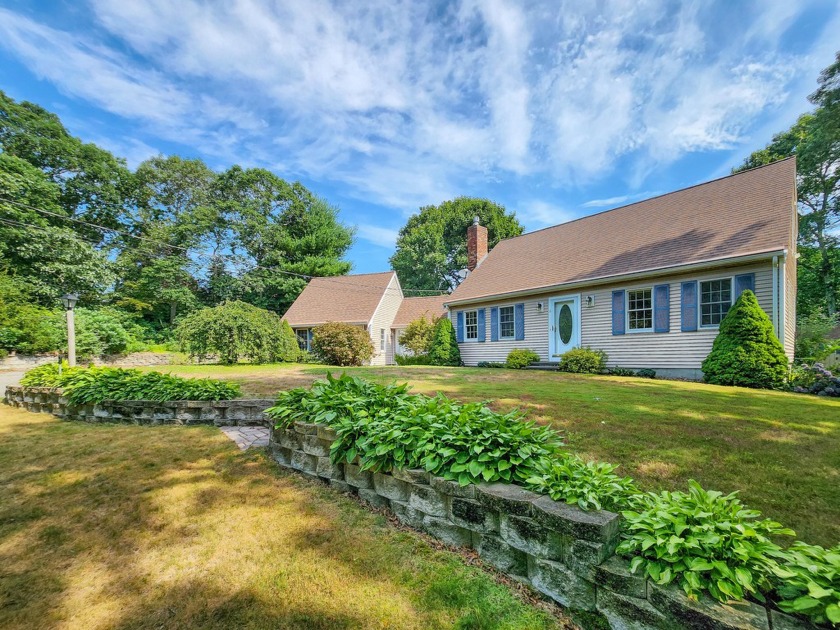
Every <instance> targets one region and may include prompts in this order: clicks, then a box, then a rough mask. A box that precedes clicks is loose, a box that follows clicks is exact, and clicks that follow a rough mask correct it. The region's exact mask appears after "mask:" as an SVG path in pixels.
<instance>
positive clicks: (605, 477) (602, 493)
mask: <svg viewBox="0 0 840 630" xmlns="http://www.w3.org/2000/svg"><path fill="white" fill-rule="evenodd" d="M616 468H618V466H615V465H613V464H606V463H603V462H591V461H590V462H585V461H583V460H582V459H580V458H579V457H576V456H574V455H567V456H565V457H558V458H546V459H543V460H541V461H540V462H538V463H537V464H536V465H535V466H534V469H535V474H534V475H532V476H531V477H529V478H528V479H527V480H526V483H525V485H526V487H528V488H529V489H530V490H533V491H534V492H539V493H542V494H547V495H548V496H550V497H551V498H552V499H554V500H555V501H565V502H566V503H572V504H575V505H577V506H578V507H580V508H581V509H582V510H616V509H624V508H627V507H629V502H630V500H631V498H632V497H633V496H635V495H637V494H638V493H639V489H638V488H637V487H636V485H635V484H634V483H633V480H632V479H630V478H629V477H621V476H619V475H616V474H615V469H616Z"/></svg>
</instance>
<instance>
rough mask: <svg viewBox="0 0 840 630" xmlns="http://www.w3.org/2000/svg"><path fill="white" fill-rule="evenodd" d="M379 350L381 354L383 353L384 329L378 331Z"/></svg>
mask: <svg viewBox="0 0 840 630" xmlns="http://www.w3.org/2000/svg"><path fill="white" fill-rule="evenodd" d="M379 349H380V350H381V351H382V352H385V329H384V328H380V329H379Z"/></svg>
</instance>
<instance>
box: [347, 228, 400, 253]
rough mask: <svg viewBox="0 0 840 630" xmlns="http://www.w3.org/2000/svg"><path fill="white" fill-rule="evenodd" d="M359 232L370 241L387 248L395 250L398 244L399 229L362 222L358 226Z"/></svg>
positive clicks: (360, 235)
mask: <svg viewBox="0 0 840 630" xmlns="http://www.w3.org/2000/svg"><path fill="white" fill-rule="evenodd" d="M357 234H358V235H359V238H362V239H364V240H366V241H368V242H369V243H373V244H374V245H378V246H380V247H384V248H385V249H390V250H393V249H394V247H395V246H396V244H397V236H399V231H398V230H392V229H390V228H385V227H382V226H381V225H373V224H370V223H362V224H360V225H358V226H357Z"/></svg>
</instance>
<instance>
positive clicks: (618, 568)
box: [594, 556, 647, 599]
mask: <svg viewBox="0 0 840 630" xmlns="http://www.w3.org/2000/svg"><path fill="white" fill-rule="evenodd" d="M594 573H595V576H594V581H595V583H596V584H597V585H598V588H599V589H600V588H601V587H602V586H603V587H605V588H608V589H609V590H611V591H613V592H614V593H617V594H619V595H624V596H627V597H636V598H641V599H644V598H645V597H647V580H645V578H644V577H643V576H642V574H641V571H640V572H639V573H636V574H634V573H630V561H629V560H628V559H626V558H621V557H619V556H612V557H611V558H609V559H607V560H605V561H604V562H602V563H601V564H599V565H598V566H597V567H595V570H594Z"/></svg>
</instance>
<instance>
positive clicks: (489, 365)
mask: <svg viewBox="0 0 840 630" xmlns="http://www.w3.org/2000/svg"><path fill="white" fill-rule="evenodd" d="M476 367H480V368H496V369H501V368H506V367H507V364H506V363H500V362H498V361H479V362H478V363H476Z"/></svg>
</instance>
